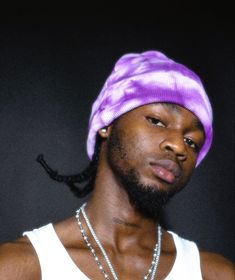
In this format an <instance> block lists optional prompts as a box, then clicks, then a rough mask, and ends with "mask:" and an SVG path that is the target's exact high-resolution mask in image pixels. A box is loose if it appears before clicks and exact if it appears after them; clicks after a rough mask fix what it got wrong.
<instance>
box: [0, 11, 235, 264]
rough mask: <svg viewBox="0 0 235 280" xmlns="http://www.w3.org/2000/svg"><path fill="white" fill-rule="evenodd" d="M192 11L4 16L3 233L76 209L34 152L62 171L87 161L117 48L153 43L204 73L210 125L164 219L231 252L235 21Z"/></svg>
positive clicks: (0, 62) (0, 93)
mask: <svg viewBox="0 0 235 280" xmlns="http://www.w3.org/2000/svg"><path fill="white" fill-rule="evenodd" d="M172 13H173V12H172ZM44 16H45V14H44ZM190 16H191V15H187V17H186V18H185V17H184V18H183V20H182V17H181V21H178V20H177V16H176V17H175V18H174V20H173V22H171V23H169V22H168V20H162V21H161V20H156V18H155V17H154V16H153V14H152V16H151V17H148V15H146V17H145V18H144V20H143V17H142V18H138V17H136V18H132V19H133V20H132V19H130V18H128V17H126V18H125V19H123V18H122V15H121V14H120V15H118V14H116V17H114V18H112V15H110V16H109V17H108V18H107V20H104V19H103V18H102V17H101V16H97V18H99V20H97V18H96V19H94V17H93V16H92V15H90V16H84V17H82V15H81V14H80V17H78V16H76V15H73V16H72V17H67V18H66V20H64V21H63V22H61V21H59V19H61V18H60V17H59V16H57V17H54V18H53V17H51V15H50V14H47V15H46V16H45V17H44V18H43V19H44V21H43V20H42V18H41V16H40V15H34V14H32V13H31V14H30V17H29V18H30V20H29V21H27V18H25V17H22V14H20V13H19V14H16V15H15V16H12V17H9V18H8V19H7V20H6V21H5V22H2V23H1V25H0V135H1V137H0V149H1V150H0V160H1V161H0V162H1V168H0V182H1V188H0V242H3V241H7V240H12V239H15V238H17V237H18V236H20V235H21V233H22V232H23V231H24V230H30V229H33V228H34V227H39V226H41V225H44V224H46V223H49V222H56V221H59V220H61V219H64V218H66V217H68V216H70V215H73V214H74V211H75V209H76V208H77V207H78V206H79V205H80V204H81V202H82V201H79V200H78V199H77V198H76V197H74V196H73V194H72V193H71V192H70V191H69V190H68V188H67V187H66V186H65V185H63V184H60V183H57V182H54V181H52V180H51V179H49V178H48V176H47V175H46V174H45V172H44V170H43V169H42V168H41V166H40V165H39V164H38V163H37V162H36V157H37V155H38V154H39V153H43V154H44V155H45V157H46V160H47V161H48V163H49V164H50V165H51V166H52V167H53V168H55V169H57V170H58V171H59V172H60V173H63V174H74V173H77V172H79V171H81V170H82V169H83V168H84V167H86V165H87V164H88V158H87V155H86V136H87V124H88V118H89V114H90V108H91V104H92V102H93V100H94V98H95V97H96V95H97V94H98V92H99V91H100V89H101V87H102V86H103V83H104V81H105V79H106V77H107V75H108V74H109V73H110V71H111V69H112V67H113V64H114V63H115V61H116V60H117V59H118V58H119V57H120V56H121V55H122V54H124V53H127V52H141V51H144V50H151V49H157V50H160V51H163V52H164V53H166V54H167V55H168V56H170V57H172V58H174V59H175V60H177V61H179V62H182V63H184V64H186V65H187V66H189V67H190V68H192V69H193V70H194V71H196V72H197V73H198V74H199V76H200V77H201V78H202V80H203V83H204V85H205V87H206V89H207V92H208V94H209V96H210V99H211V102H212V105H213V108H214V128H215V136H214V143H213V146H212V149H211V151H210V153H209V154H208V156H207V157H206V159H205V160H204V161H203V162H202V164H201V165H200V166H199V167H198V168H197V169H196V171H195V173H194V175H193V177H192V179H191V181H190V183H189V184H188V186H187V188H185V189H184V190H183V191H182V192H181V193H180V194H178V195H177V196H176V197H175V198H173V199H172V201H171V202H170V203H169V204H168V206H167V207H166V209H165V212H164V215H163V220H164V223H165V225H166V226H167V228H168V229H171V230H174V231H176V232H178V233H179V234H181V235H182V236H183V237H185V238H188V239H192V240H195V241H196V242H197V243H198V244H199V246H200V247H203V248H205V249H207V250H212V251H215V252H217V253H221V254H223V255H224V256H226V257H228V258H230V259H231V260H233V261H235V248H234V247H235V246H234V245H235V243H234V233H235V232H234V226H233V224H234V210H235V209H234V165H233V163H234V155H235V153H234V142H235V138H234V38H233V31H234V26H233V25H232V23H231V21H229V20H227V19H225V20H222V19H221V17H220V14H218V13H208V12H207V13H206V14H202V15H199V16H194V17H193V20H191V21H190ZM100 18H102V20H100Z"/></svg>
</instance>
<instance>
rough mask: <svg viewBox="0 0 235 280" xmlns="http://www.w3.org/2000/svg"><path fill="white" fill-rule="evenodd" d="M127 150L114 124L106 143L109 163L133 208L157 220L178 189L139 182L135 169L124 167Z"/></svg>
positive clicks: (146, 216) (144, 215) (126, 159)
mask: <svg viewBox="0 0 235 280" xmlns="http://www.w3.org/2000/svg"><path fill="white" fill-rule="evenodd" d="M128 150H129V149H127V148H125V147H124V145H123V144H122V142H121V141H120V139H119V136H118V131H117V130H116V128H115V125H114V126H113V129H112V132H111V135H110V138H109V140H108V143H107V159H108V162H109V165H110V167H111V169H112V171H113V173H114V174H115V176H116V178H117V180H118V181H119V182H120V185H121V187H122V188H124V190H125V191H126V193H127V195H128V198H129V202H130V203H131V205H132V206H133V207H134V209H135V210H136V211H137V212H138V213H139V214H141V215H142V216H143V217H145V218H150V219H152V220H154V221H157V220H158V219H159V215H160V211H161V210H162V208H163V206H165V205H166V203H167V202H168V201H169V199H170V198H171V197H172V196H174V195H175V194H176V193H177V192H178V191H179V189H177V188H173V187H172V188H171V189H169V190H160V189H157V188H156V186H153V185H147V184H143V183H141V178H140V174H139V172H138V171H137V170H136V169H134V168H129V169H128V168H127V167H124V165H126V164H123V162H125V163H126V162H127V161H128Z"/></svg>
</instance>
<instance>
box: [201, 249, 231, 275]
mask: <svg viewBox="0 0 235 280" xmlns="http://www.w3.org/2000/svg"><path fill="white" fill-rule="evenodd" d="M200 259H201V269H202V275H203V279H205V280H224V279H226V280H234V279H235V266H234V264H233V263H232V262H231V261H230V260H228V259H227V258H225V257H223V256H222V255H219V254H216V253H212V252H207V251H203V250H200Z"/></svg>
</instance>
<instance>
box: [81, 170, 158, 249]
mask: <svg viewBox="0 0 235 280" xmlns="http://www.w3.org/2000/svg"><path fill="white" fill-rule="evenodd" d="M86 213H87V216H88V217H89V219H90V222H91V224H92V226H93V227H94V230H95V232H96V234H97V235H98V236H99V238H100V240H101V242H102V243H106V244H107V243H108V244H107V245H109V246H112V247H114V248H115V247H116V248H118V249H119V250H121V249H122V248H128V247H129V246H133V245H134V244H135V245H136V244H140V245H141V246H146V247H149V248H152V247H153V246H154V244H155V242H156V239H157V224H158V223H157V222H156V221H153V220H152V219H150V218H146V217H144V216H143V215H141V214H140V213H139V212H138V211H136V210H135V208H134V206H133V205H132V204H131V203H130V201H129V198H128V195H127V193H126V191H125V190H124V188H123V187H122V186H121V185H120V183H119V182H118V181H117V180H116V178H115V176H114V175H113V173H112V171H111V170H110V169H109V168H107V166H106V167H103V166H102V165H100V166H99V169H98V171H97V176H96V181H95V187H94V190H93V193H92V195H91V197H90V200H89V201H88V203H87V206H86ZM143 236H148V238H147V239H146V238H143Z"/></svg>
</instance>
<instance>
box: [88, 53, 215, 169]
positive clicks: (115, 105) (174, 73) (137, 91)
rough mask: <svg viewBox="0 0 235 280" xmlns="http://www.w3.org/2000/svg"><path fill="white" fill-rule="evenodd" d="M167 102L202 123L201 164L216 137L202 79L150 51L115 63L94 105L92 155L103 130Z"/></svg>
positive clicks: (89, 153) (90, 150)
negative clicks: (137, 110)
mask: <svg viewBox="0 0 235 280" xmlns="http://www.w3.org/2000/svg"><path fill="white" fill-rule="evenodd" d="M156 102H161V103H162V102H167V103H174V104H178V105H180V106H182V107H184V108H186V109H188V110H189V111H191V112H192V113H193V114H194V115H195V116H196V117H197V118H198V119H199V121H200V122H201V124H202V126H203V129H204V134H205V141H204V144H203V146H202V148H201V149H200V152H199V154H198V157H197V164H196V165H197V166H198V164H199V163H200V162H201V161H202V159H203V158H204V157H205V156H206V154H207V152H208V151H209V149H210V146H211V143H212V137H213V128H212V119H213V116H212V108H211V104H210V101H209V98H208V96H207V94H206V92H205V89H204V87H203V84H202V82H201V80H200V78H199V77H198V76H197V75H196V74H195V73H194V72H193V71H192V70H190V69H189V68H187V67H186V66H184V65H182V64H180V63H178V62H175V61H174V60H172V59H170V58H168V57H167V56H166V55H165V54H163V53H161V52H159V51H155V50H150V51H146V52H142V53H128V54H125V55H123V56H122V57H121V58H120V59H119V60H118V61H117V62H116V64H115V66H114V69H113V70H112V72H111V74H110V75H109V76H108V78H107V80H106V81H105V84H104V86H103V88H102V90H101V92H100V94H99V95H98V97H97V99H96V100H95V102H94V103H93V105H92V111H91V116H90V119H89V129H88V138H87V153H88V156H89V158H90V159H91V158H92V155H93V153H94V147H95V141H96V135H97V132H98V130H99V129H101V128H103V127H106V126H108V125H110V124H111V123H112V122H113V121H114V120H115V119H116V118H118V117H120V116H121V115H123V114H125V113H126V112H128V111H130V110H133V109H135V108H137V107H139V106H142V105H145V104H150V103H156Z"/></svg>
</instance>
